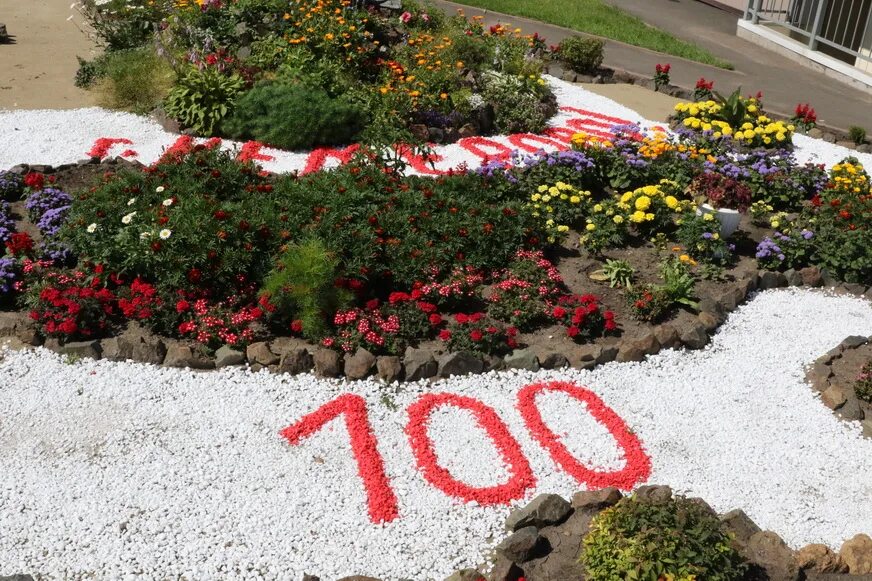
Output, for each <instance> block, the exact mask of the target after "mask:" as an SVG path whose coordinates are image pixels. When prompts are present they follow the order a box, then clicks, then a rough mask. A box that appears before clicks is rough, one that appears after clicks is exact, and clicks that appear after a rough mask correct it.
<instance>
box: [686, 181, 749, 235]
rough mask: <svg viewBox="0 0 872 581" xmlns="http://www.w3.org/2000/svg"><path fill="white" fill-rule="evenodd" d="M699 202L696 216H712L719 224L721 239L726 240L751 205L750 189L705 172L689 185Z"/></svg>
mask: <svg viewBox="0 0 872 581" xmlns="http://www.w3.org/2000/svg"><path fill="white" fill-rule="evenodd" d="M690 189H691V193H692V194H693V195H694V197H695V198H696V199H697V200H698V201H699V204H700V205H699V209H698V210H697V215H700V216H701V215H703V214H714V216H715V218H717V219H718V221H719V222H720V224H721V237H723V238H727V237H728V236H730V235H731V234H732V233H733V232H735V231H736V229H737V228H738V227H739V220H740V219H741V217H742V216H741V215H742V214H744V213H745V212H747V211H748V207H749V206H750V205H751V188H749V187H748V186H747V185H745V184H744V183H742V182H740V181H738V180H734V179H733V178H730V177H727V176H724V175H721V174H719V173H714V172H705V173H703V174H700V175H698V176H697V177H696V178H694V180H693V182H692V183H691V184H690Z"/></svg>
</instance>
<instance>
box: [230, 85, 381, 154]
mask: <svg viewBox="0 0 872 581" xmlns="http://www.w3.org/2000/svg"><path fill="white" fill-rule="evenodd" d="M365 124H366V119H365V115H364V112H363V110H361V109H360V107H358V106H357V105H354V104H352V103H350V102H348V101H347V100H346V99H344V98H332V97H330V96H329V95H328V94H327V92H326V91H324V90H323V89H313V88H310V87H306V86H303V85H299V84H294V85H289V84H284V83H269V84H263V85H258V86H256V87H254V88H253V89H252V90H250V91H248V92H247V93H244V94H243V95H242V96H241V97H239V99H237V101H236V105H235V107H234V110H233V113H232V114H231V115H230V116H229V117H228V118H227V119H225V120H224V122H223V123H222V130H223V132H224V133H225V134H227V135H229V136H231V137H233V138H236V139H241V140H247V139H254V140H257V141H260V142H263V143H267V144H269V145H272V146H275V147H279V148H282V149H290V150H298V149H310V148H312V147H315V146H324V145H339V144H346V143H351V142H353V141H354V140H355V139H356V137H357V135H358V133H359V132H360V131H361V129H363V127H364V125H365Z"/></svg>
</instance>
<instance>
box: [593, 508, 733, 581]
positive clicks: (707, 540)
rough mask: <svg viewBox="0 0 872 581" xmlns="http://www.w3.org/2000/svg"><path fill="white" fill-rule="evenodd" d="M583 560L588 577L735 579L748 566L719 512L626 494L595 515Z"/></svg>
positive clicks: (618, 580)
mask: <svg viewBox="0 0 872 581" xmlns="http://www.w3.org/2000/svg"><path fill="white" fill-rule="evenodd" d="M580 560H581V562H582V563H583V564H584V566H585V568H586V573H587V577H586V578H587V579H590V580H591V581H623V580H627V579H635V580H638V581H658V580H659V579H664V578H670V579H674V580H675V581H691V580H693V579H700V580H702V579H705V580H706V581H734V580H738V579H741V578H742V576H743V575H744V574H745V571H746V565H745V564H744V563H743V562H742V559H741V557H740V555H739V554H738V552H737V551H736V550H735V549H734V548H733V547H732V545H731V540H730V537H729V535H728V534H727V533H726V532H725V531H724V530H723V529H722V527H721V523H720V521H719V520H718V517H717V515H715V514H714V513H712V512H711V511H710V509H707V508H706V507H703V506H702V505H700V504H698V503H696V502H694V501H692V500H688V499H685V498H681V497H678V498H675V499H670V500H668V501H662V502H653V501H642V500H639V499H636V498H625V499H623V500H621V501H620V502H619V503H618V504H616V505H615V506H613V507H611V508H609V509H606V510H605V511H603V512H601V513H600V514H598V515H597V516H596V517H595V518H594V519H593V522H592V523H591V528H590V532H589V533H588V534H587V536H586V537H585V538H584V542H583V550H582V553H581V559H580Z"/></svg>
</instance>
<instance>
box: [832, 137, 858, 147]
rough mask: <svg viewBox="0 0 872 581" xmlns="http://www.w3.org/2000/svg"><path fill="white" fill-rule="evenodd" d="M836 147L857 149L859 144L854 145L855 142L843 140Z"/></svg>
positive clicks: (837, 142)
mask: <svg viewBox="0 0 872 581" xmlns="http://www.w3.org/2000/svg"><path fill="white" fill-rule="evenodd" d="M836 145H840V146H842V147H845V148H847V149H857V144H856V143H854V142H853V141H849V140H847V139H841V140H838V141H836Z"/></svg>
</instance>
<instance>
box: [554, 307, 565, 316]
mask: <svg viewBox="0 0 872 581" xmlns="http://www.w3.org/2000/svg"><path fill="white" fill-rule="evenodd" d="M553 314H554V318H555V319H562V318H563V317H565V316H566V309H564V308H563V307H554V311H553Z"/></svg>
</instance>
